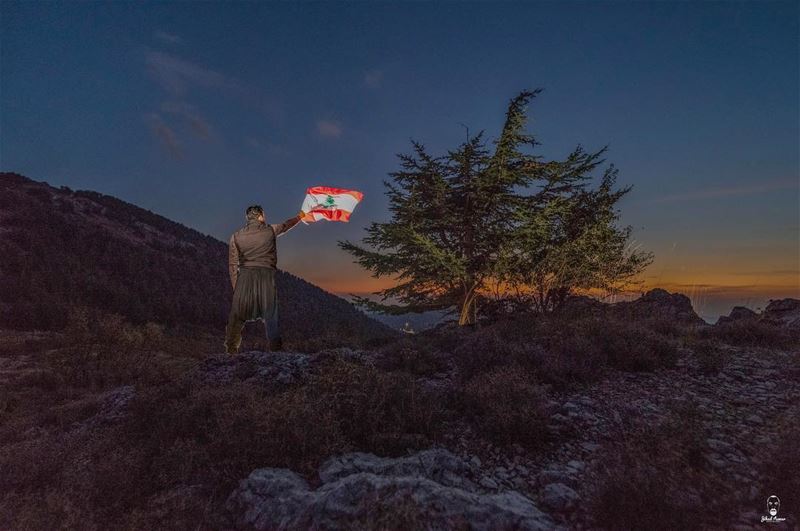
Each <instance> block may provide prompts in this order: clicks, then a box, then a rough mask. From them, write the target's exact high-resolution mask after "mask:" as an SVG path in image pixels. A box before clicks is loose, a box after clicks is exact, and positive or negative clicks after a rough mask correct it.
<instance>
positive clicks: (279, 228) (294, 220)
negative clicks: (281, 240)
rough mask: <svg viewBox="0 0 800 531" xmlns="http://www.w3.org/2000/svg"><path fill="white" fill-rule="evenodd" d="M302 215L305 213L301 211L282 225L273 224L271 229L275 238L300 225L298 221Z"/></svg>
mask: <svg viewBox="0 0 800 531" xmlns="http://www.w3.org/2000/svg"><path fill="white" fill-rule="evenodd" d="M304 215H305V212H303V211H302V210H301V211H300V212H298V213H297V215H296V216H295V217H293V218H289V219H287V220H286V221H284V222H283V223H275V224H273V225H272V228H273V229H274V230H275V236H280V235H281V234H283V233H284V232H286V231H288V230H289V229H291V228H292V227H294V226H295V225H297V224H298V223H300V220H301V219H302V218H303V216H304Z"/></svg>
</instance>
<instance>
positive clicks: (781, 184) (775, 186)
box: [649, 179, 799, 203]
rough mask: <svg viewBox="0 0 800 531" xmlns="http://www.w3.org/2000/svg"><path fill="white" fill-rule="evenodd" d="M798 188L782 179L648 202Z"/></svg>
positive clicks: (795, 183)
mask: <svg viewBox="0 0 800 531" xmlns="http://www.w3.org/2000/svg"><path fill="white" fill-rule="evenodd" d="M798 186H799V185H798V181H797V180H796V179H795V180H792V179H782V180H776V181H770V182H765V183H759V184H752V185H740V186H723V187H713V188H705V189H701V190H695V191H693V192H687V193H685V194H675V195H667V196H663V197H657V198H654V199H650V200H649V202H652V203H665V202H671V201H691V200H696V199H713V198H717V197H731V196H743V195H755V194H760V193H763V192H772V191H776V190H796V189H797V188H798Z"/></svg>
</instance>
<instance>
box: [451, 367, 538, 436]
mask: <svg viewBox="0 0 800 531" xmlns="http://www.w3.org/2000/svg"><path fill="white" fill-rule="evenodd" d="M460 403H461V406H462V407H463V411H464V413H465V414H466V415H467V417H468V418H470V419H471V420H472V422H473V424H474V425H475V426H476V428H477V429H478V432H479V433H480V434H481V435H482V436H483V437H485V438H487V439H489V440H490V441H492V442H493V443H495V444H498V445H506V446H508V445H511V444H514V443H517V444H520V445H522V446H524V447H527V448H536V447H539V446H541V444H542V443H544V442H545V440H546V439H547V429H546V418H547V417H546V414H545V408H544V403H545V393H544V391H543V390H542V388H541V387H540V386H539V385H538V384H537V383H536V381H535V380H534V379H533V378H531V377H530V375H529V374H528V372H527V371H526V370H525V369H524V368H523V367H521V366H519V365H515V364H512V365H508V366H505V367H497V368H494V369H492V370H490V371H488V372H486V373H483V374H478V375H477V376H475V377H474V378H472V379H471V380H470V381H469V382H467V384H466V385H465V386H464V387H463V389H462V390H461V393H460Z"/></svg>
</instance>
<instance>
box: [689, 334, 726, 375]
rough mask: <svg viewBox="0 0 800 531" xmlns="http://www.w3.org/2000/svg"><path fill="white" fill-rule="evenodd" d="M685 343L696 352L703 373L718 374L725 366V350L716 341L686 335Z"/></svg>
mask: <svg viewBox="0 0 800 531" xmlns="http://www.w3.org/2000/svg"><path fill="white" fill-rule="evenodd" d="M685 345H686V347H688V348H689V349H691V350H692V352H694V354H695V356H696V357H697V362H698V363H699V365H700V372H702V373H703V374H707V375H711V374H717V373H718V372H719V371H720V370H722V368H723V367H724V365H725V353H724V350H723V349H722V348H721V347H720V345H719V344H718V343H716V342H715V341H713V340H710V339H705V338H701V337H697V336H696V335H690V336H687V337H686V339H685Z"/></svg>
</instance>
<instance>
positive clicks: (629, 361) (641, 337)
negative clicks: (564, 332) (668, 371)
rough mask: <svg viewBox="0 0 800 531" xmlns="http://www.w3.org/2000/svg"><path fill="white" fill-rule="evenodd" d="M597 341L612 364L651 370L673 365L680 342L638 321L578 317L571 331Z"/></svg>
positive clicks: (627, 368) (628, 369)
mask: <svg viewBox="0 0 800 531" xmlns="http://www.w3.org/2000/svg"><path fill="white" fill-rule="evenodd" d="M570 332H572V333H573V334H575V335H581V336H584V337H585V338H586V339H587V340H588V341H589V342H591V343H592V344H594V345H596V346H597V348H599V350H600V352H602V354H603V356H604V357H605V360H606V362H607V363H608V365H609V366H610V367H613V368H615V369H620V370H623V371H634V372H637V371H652V370H655V369H658V368H660V367H672V366H674V365H675V362H676V360H677V356H678V350H677V346H676V345H675V344H674V343H673V342H671V341H670V340H668V339H667V338H665V337H663V336H660V335H658V334H656V333H655V332H653V331H651V330H649V329H648V328H646V327H644V326H642V325H641V324H638V323H636V322H625V321H619V320H615V319H603V320H599V319H587V320H583V321H577V322H576V323H575V324H574V328H573V329H572V330H571V331H570Z"/></svg>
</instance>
